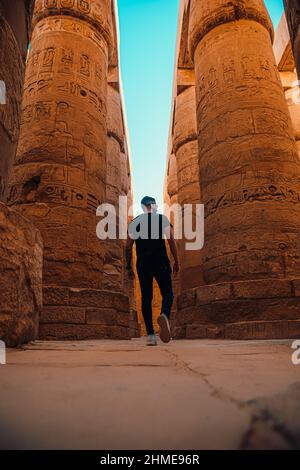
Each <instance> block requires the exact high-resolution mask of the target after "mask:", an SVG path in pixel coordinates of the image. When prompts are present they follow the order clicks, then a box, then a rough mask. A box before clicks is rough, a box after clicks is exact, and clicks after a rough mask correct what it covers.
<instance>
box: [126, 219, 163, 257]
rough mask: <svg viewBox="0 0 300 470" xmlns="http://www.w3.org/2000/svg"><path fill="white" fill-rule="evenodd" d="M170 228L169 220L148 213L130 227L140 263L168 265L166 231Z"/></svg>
mask: <svg viewBox="0 0 300 470" xmlns="http://www.w3.org/2000/svg"><path fill="white" fill-rule="evenodd" d="M169 226H170V222H169V220H168V218H167V217H166V216H164V215H162V214H157V213H155V212H146V213H144V214H141V215H139V216H138V217H136V218H135V219H134V220H133V221H132V222H131V223H130V224H129V227H128V233H129V235H130V236H131V238H133V239H134V240H135V243H136V252H137V261H138V263H141V262H142V263H147V264H148V263H150V264H152V263H154V262H155V263H156V262H159V263H163V264H165V263H167V264H169V258H168V255H167V249H166V242H165V238H164V233H165V229H166V228H167V227H169Z"/></svg>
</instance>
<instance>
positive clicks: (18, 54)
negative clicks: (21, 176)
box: [0, 0, 33, 201]
mask: <svg viewBox="0 0 300 470" xmlns="http://www.w3.org/2000/svg"><path fill="white" fill-rule="evenodd" d="M32 3H33V2H32V1H28V0H26V1H25V0H24V1H18V6H17V8H18V14H17V15H16V11H15V9H16V5H15V4H14V3H13V2H11V1H9V0H3V1H1V2H0V81H2V82H3V83H4V84H5V91H6V96H5V104H0V140H1V149H0V200H2V201H4V200H5V197H6V192H7V185H8V178H9V175H10V172H11V168H12V165H13V162H14V158H15V154H16V149H17V143H18V138H19V128H20V108H21V98H22V92H23V81H24V69H25V60H26V54H27V47H28V42H29V33H30V20H31V12H32ZM2 91H4V88H2ZM0 101H1V100H0ZM3 101H4V100H3Z"/></svg>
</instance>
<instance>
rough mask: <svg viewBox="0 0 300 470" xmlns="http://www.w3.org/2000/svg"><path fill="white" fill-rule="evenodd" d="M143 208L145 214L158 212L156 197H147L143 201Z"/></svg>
mask: <svg viewBox="0 0 300 470" xmlns="http://www.w3.org/2000/svg"><path fill="white" fill-rule="evenodd" d="M141 206H142V209H143V211H144V212H156V211H157V205H156V201H155V199H154V197H150V196H145V197H143V199H142V200H141Z"/></svg>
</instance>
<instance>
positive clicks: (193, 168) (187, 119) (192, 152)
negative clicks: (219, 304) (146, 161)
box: [172, 86, 203, 291]
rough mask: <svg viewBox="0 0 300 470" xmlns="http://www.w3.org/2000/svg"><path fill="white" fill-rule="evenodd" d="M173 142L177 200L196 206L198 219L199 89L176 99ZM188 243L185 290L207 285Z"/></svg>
mask: <svg viewBox="0 0 300 470" xmlns="http://www.w3.org/2000/svg"><path fill="white" fill-rule="evenodd" d="M172 140H173V151H174V153H175V155H176V167H177V200H178V203H179V204H180V205H181V207H183V206H184V205H185V204H192V205H193V213H194V217H195V207H196V204H199V203H200V201H201V195H200V183H199V160H198V141H197V123H196V96H195V86H189V87H187V88H185V89H184V90H183V91H182V92H181V93H180V94H179V95H178V96H177V97H176V101H175V112H174V134H173V136H172ZM186 241H187V240H185V239H184V238H183V239H182V240H181V241H180V242H179V246H180V258H181V263H180V264H181V271H180V290H181V291H184V290H186V289H191V288H193V287H198V286H200V285H201V284H203V279H202V253H201V251H188V250H186V248H185V244H186Z"/></svg>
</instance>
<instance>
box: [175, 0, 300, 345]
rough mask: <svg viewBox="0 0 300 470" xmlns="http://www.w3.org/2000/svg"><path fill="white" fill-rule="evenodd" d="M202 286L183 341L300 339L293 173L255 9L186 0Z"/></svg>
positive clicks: (189, 304) (292, 150) (297, 169)
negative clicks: (201, 227) (200, 207)
mask: <svg viewBox="0 0 300 470" xmlns="http://www.w3.org/2000/svg"><path fill="white" fill-rule="evenodd" d="M189 31H190V54H191V58H192V60H193V62H194V65H195V74H196V94H197V125H198V141H199V156H201V159H199V163H200V184H201V191H202V196H203V202H204V204H205V246H204V249H203V275H204V281H205V283H206V285H205V286H203V287H200V288H198V289H196V290H194V291H189V292H188V293H187V295H185V296H184V295H183V297H182V298H181V301H180V304H181V308H182V309H188V310H189V311H190V312H192V313H193V317H192V318H191V325H190V327H187V336H188V337H206V336H211V337H218V336H219V337H227V338H283V337H293V336H297V335H298V334H299V332H300V298H299V294H300V293H299V284H298V281H297V280H295V278H297V277H299V272H300V257H299V250H300V241H299V230H300V164H299V157H298V154H297V149H296V144H295V139H294V132H293V128H292V125H291V120H290V116H289V113H288V109H287V105H286V102H285V97H284V93H283V89H282V85H281V83H280V78H279V74H278V70H277V67H276V64H275V59H274V54H273V51H272V43H271V40H272V38H273V29H272V24H271V21H270V18H269V15H268V13H267V11H266V8H265V6H264V2H263V1H258V0H255V1H254V0H247V1H246V0H244V1H241V0H239V1H237V0H234V1H230V2H229V1H227V0H211V1H210V2H205V1H199V0H192V1H191V11H190V26H189Z"/></svg>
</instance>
